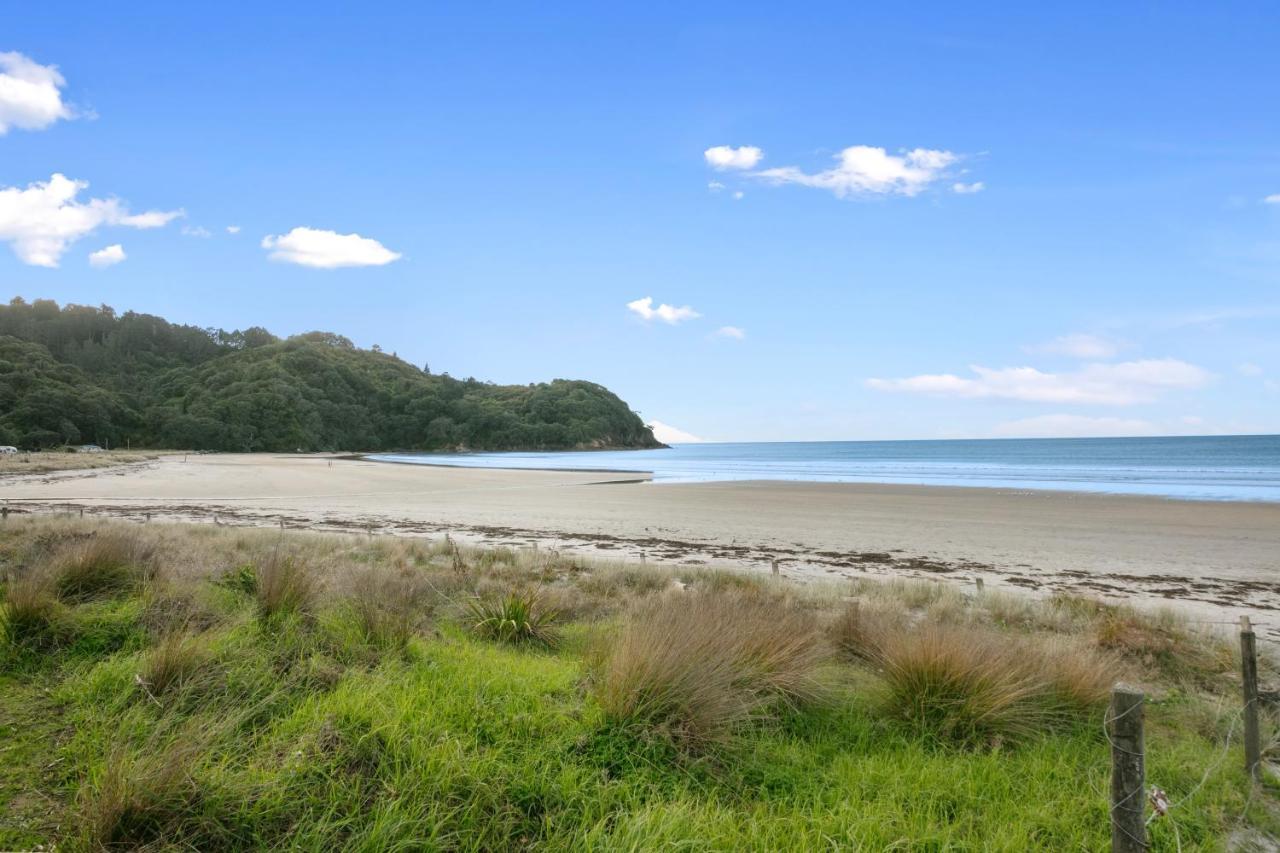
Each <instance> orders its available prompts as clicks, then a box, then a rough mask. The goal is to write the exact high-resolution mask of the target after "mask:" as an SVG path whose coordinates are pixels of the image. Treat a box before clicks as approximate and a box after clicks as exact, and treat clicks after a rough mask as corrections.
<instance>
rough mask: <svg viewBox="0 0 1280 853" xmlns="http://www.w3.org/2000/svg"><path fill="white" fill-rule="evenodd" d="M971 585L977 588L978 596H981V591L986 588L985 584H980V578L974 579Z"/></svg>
mask: <svg viewBox="0 0 1280 853" xmlns="http://www.w3.org/2000/svg"><path fill="white" fill-rule="evenodd" d="M973 583H974V586H976V587H977V588H978V594H979V595H981V594H982V590H983V588H984V587H985V586H986V584H984V583H983V582H982V578H974V579H973Z"/></svg>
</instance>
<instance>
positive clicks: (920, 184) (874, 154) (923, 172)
mask: <svg viewBox="0 0 1280 853" xmlns="http://www.w3.org/2000/svg"><path fill="white" fill-rule="evenodd" d="M959 159H960V158H959V155H957V154H953V153H952V152H950V151H935V150H931V149H928V148H916V149H913V150H911V151H907V152H905V153H903V154H902V155H901V156H898V155H894V154H890V153H888V152H887V151H885V150H884V149H883V148H875V147H872V146H870V145H854V146H851V147H849V148H846V149H844V150H843V151H841V152H840V154H839V155H838V156H837V160H838V163H837V165H836V166H835V167H834V168H832V169H828V170H827V171H825V172H818V173H816V174H809V173H807V172H804V171H802V170H801V169H799V168H797V167H796V166H783V167H781V168H778V169H765V170H763V171H761V172H755V173H753V174H754V176H755V177H758V178H763V179H764V180H766V181H769V182H771V183H774V184H800V185H801V186H805V187H815V188H817V189H823V190H830V191H831V192H833V193H835V194H836V196H837V197H839V198H844V197H845V196H849V195H864V194H878V195H889V194H896V195H905V196H914V195H918V194H919V193H920V192H922V191H923V190H924V189H925V188H927V187H928V186H929V185H930V184H932V183H934V182H935V181H937V180H939V179H941V178H942V177H944V176H945V174H946V169H947V167H948V166H950V165H951V164H953V163H955V162H956V161H957V160H959Z"/></svg>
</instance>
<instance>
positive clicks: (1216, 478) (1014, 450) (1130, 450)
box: [370, 435, 1280, 501]
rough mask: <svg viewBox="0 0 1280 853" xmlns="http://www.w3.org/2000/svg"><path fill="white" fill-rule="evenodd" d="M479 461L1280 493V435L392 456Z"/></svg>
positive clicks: (1226, 495)
mask: <svg viewBox="0 0 1280 853" xmlns="http://www.w3.org/2000/svg"><path fill="white" fill-rule="evenodd" d="M370 458H372V459H380V460H385V461H394V462H412V463H419V464H435V465H460V466H465V467H476V468H552V469H579V470H607V471H636V472H650V473H652V475H653V479H654V482H656V483H690V482H710V481H720V480H800V481H809V482H834V483H907V484H918V485H931V486H985V487H995V488H1021V489H1056V490H1066V491H1081V492H1109V493H1115V494H1142V495H1159V496H1163V497H1170V498H1183V499H1199V500H1205V499H1209V500H1248V501H1280V436H1276V435H1259V436H1247V435H1234V436H1195V437H1175V438H1068V439H1039V438H1037V439H992V440H957V441H822V442H759V443H732V444H730V443H726V444H682V445H677V446H675V447H671V448H669V449H665V450H620V451H593V452H559V453H556V452H545V453H527V452H522V453H395V454H376V455H374V456H371V457H370Z"/></svg>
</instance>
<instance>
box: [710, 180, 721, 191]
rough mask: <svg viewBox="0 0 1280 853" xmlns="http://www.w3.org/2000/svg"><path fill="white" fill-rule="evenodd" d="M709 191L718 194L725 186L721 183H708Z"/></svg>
mask: <svg viewBox="0 0 1280 853" xmlns="http://www.w3.org/2000/svg"><path fill="white" fill-rule="evenodd" d="M707 189H709V190H711V191H712V192H713V193H718V192H720V191H721V190H723V189H724V184H722V183H720V182H719V181H708V182H707Z"/></svg>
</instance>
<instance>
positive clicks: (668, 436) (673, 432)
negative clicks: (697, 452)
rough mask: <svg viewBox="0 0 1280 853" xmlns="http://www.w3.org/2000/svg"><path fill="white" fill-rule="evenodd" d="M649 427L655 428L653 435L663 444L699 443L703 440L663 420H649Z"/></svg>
mask: <svg viewBox="0 0 1280 853" xmlns="http://www.w3.org/2000/svg"><path fill="white" fill-rule="evenodd" d="M649 427H650V428H651V429H652V430H653V437H654V438H656V439H658V441H661V442H662V443H663V444H698V443H699V442H701V441H702V439H700V438H698V437H697V436H696V435H694V434H692V433H688V432H685V431H684V430H682V429H677V428H676V427H673V426H671V425H670V424H664V423H663V422H662V421H649Z"/></svg>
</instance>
